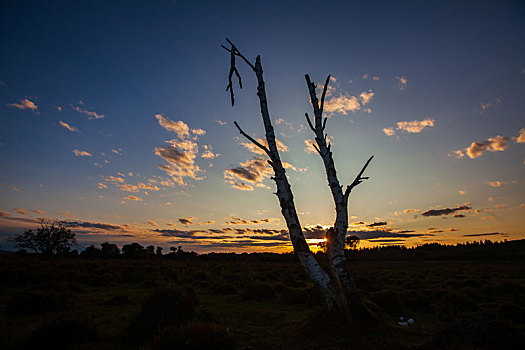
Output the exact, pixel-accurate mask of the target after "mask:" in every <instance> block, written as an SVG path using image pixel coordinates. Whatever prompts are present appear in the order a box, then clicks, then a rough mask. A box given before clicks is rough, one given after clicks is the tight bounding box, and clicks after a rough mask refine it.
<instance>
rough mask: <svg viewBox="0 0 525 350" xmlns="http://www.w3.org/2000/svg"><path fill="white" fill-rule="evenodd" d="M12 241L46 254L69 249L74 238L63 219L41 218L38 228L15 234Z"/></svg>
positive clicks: (17, 244)
mask: <svg viewBox="0 0 525 350" xmlns="http://www.w3.org/2000/svg"><path fill="white" fill-rule="evenodd" d="M14 241H15V242H16V246H17V247H19V248H28V249H32V250H33V251H34V252H35V253H37V254H41V255H46V256H48V255H52V254H56V253H59V252H67V251H69V249H70V247H71V246H72V245H73V244H75V243H76V238H75V234H74V233H73V232H71V229H70V228H69V227H68V226H67V224H66V223H65V222H64V221H59V220H55V219H44V218H42V219H41V220H40V227H39V228H37V229H35V230H27V231H25V232H24V233H20V234H17V235H15V236H14Z"/></svg>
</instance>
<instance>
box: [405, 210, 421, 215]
mask: <svg viewBox="0 0 525 350" xmlns="http://www.w3.org/2000/svg"><path fill="white" fill-rule="evenodd" d="M419 211H420V209H405V210H404V213H405V214H406V215H408V214H412V213H417V212H419Z"/></svg>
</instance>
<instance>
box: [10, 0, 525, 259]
mask: <svg viewBox="0 0 525 350" xmlns="http://www.w3.org/2000/svg"><path fill="white" fill-rule="evenodd" d="M0 31H1V32H0V47H1V51H2V55H1V56H0V121H1V125H2V127H1V128H0V164H1V168H0V244H1V247H0V249H13V248H14V242H12V241H11V240H10V239H9V237H12V236H13V235H14V234H17V233H20V232H23V231H24V230H26V229H30V228H34V227H36V226H38V222H39V220H40V218H48V219H56V220H66V221H67V222H68V224H69V226H70V227H71V229H72V230H73V232H75V233H76V234H77V240H78V248H79V249H81V248H82V247H85V246H88V245H90V244H95V245H98V244H100V243H102V242H105V241H109V242H112V243H117V244H118V245H119V246H121V245H122V244H126V243H129V242H139V243H140V244H142V245H150V244H153V245H155V246H161V247H164V248H165V249H166V250H167V249H168V248H169V247H171V246H182V247H183V249H184V250H193V251H197V252H201V253H206V252H211V251H216V252H226V251H227V252H232V251H233V252H260V251H264V252H286V251H290V250H291V249H292V248H291V244H290V243H289V236H288V233H287V231H286V224H285V222H284V219H283V217H282V216H281V213H280V208H279V203H278V200H277V197H276V196H275V195H274V194H273V193H274V192H275V191H276V189H275V183H273V181H272V180H271V179H270V176H271V175H272V172H271V168H270V167H269V166H268V164H267V163H266V158H265V156H264V155H263V154H261V153H260V152H258V151H259V150H258V149H256V148H254V147H253V146H252V145H251V144H250V142H248V141H247V140H246V139H244V138H243V137H242V136H241V135H240V134H239V132H238V131H237V129H236V128H235V126H234V124H233V122H234V121H238V123H239V125H241V127H242V128H243V129H244V130H245V131H246V132H247V133H248V134H250V135H251V136H253V137H254V138H262V137H264V129H263V124H262V119H261V116H260V114H259V106H258V100H257V96H256V79H255V77H254V74H253V72H252V71H250V69H249V68H248V67H247V65H246V64H244V63H243V62H242V61H239V62H238V63H237V67H238V69H239V72H240V75H241V77H242V80H243V89H242V90H240V89H239V87H238V86H237V85H235V97H236V103H235V106H234V107H232V106H231V102H230V96H229V93H228V92H227V91H226V85H227V83H228V71H229V64H230V57H229V54H228V52H226V51H225V50H223V49H222V48H221V44H225V45H226V40H225V39H226V38H229V39H230V40H232V42H234V44H235V45H236V46H237V47H238V49H239V50H240V51H241V52H242V53H243V54H244V55H245V56H246V57H247V58H248V59H249V60H251V61H252V62H254V60H255V57H256V56H257V55H261V59H262V65H263V69H264V78H265V81H266V89H267V95H268V101H269V108H270V114H271V118H272V121H273V124H274V127H275V129H276V135H277V139H278V141H279V148H280V151H281V158H282V159H283V161H285V162H286V167H287V169H286V171H287V175H288V177H289V180H290V183H291V185H292V190H293V193H294V196H295V201H296V208H297V210H298V213H299V218H300V221H301V224H302V226H303V229H304V233H305V236H306V237H307V240H308V242H309V243H310V244H311V245H312V249H314V250H315V249H316V248H315V247H316V244H317V243H318V242H319V241H321V240H322V239H323V237H324V231H325V230H326V229H327V228H328V227H330V226H331V225H332V223H333V221H334V219H335V211H334V204H333V200H332V197H331V194H330V192H329V188H328V184H327V181H326V175H325V172H324V168H323V164H322V161H321V158H320V157H319V155H318V154H316V153H315V150H312V147H311V145H310V143H311V140H312V139H313V134H312V132H311V131H310V130H309V129H308V128H307V124H306V121H305V117H304V113H305V112H308V113H310V115H311V114H312V107H311V105H310V102H309V95H308V90H307V86H306V82H305V78H304V75H305V74H309V75H310V77H311V78H312V80H314V81H315V82H317V83H318V85H321V84H322V83H323V82H324V81H325V79H326V77H327V76H328V75H331V76H332V78H331V80H330V84H329V89H328V93H327V97H326V106H325V115H326V116H327V117H328V122H327V127H326V131H327V134H328V137H329V139H330V142H331V143H332V150H333V152H334V159H335V165H336V169H337V172H338V176H339V180H340V182H341V183H342V184H345V185H346V184H349V183H351V182H352V181H353V179H354V178H355V176H356V175H357V173H358V172H359V170H360V169H361V167H362V166H363V164H364V163H365V161H366V160H367V159H368V158H369V157H370V156H372V155H374V159H373V161H372V163H371V164H370V166H369V167H368V168H367V170H366V174H365V175H366V176H369V177H370V179H369V180H368V181H365V182H364V183H363V184H361V185H359V186H358V187H356V188H355V189H354V190H353V192H352V194H351V196H350V204H349V215H350V225H349V234H355V235H357V236H359V237H360V239H361V243H360V246H361V247H372V246H378V245H389V244H404V245H406V246H415V245H419V244H424V243H431V242H439V243H444V244H455V243H458V242H471V241H478V240H484V239H491V240H504V239H509V240H511V239H523V238H525V229H524V228H525V176H524V174H525V99H524V98H523V96H525V45H524V38H525V3H524V2H523V1H396V2H392V1H366V2H364V1H332V0H328V1H324V2H319V1H308V0H306V1H305V0H303V1H228V0H224V1H187V0H177V1H169V0H156V1H118V0H115V1H85V2H80V1H73V2H71V1H48V2H41V1H2V3H1V5H0ZM234 83H235V84H237V82H236V81H235V80H234Z"/></svg>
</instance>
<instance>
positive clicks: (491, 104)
mask: <svg viewBox="0 0 525 350" xmlns="http://www.w3.org/2000/svg"><path fill="white" fill-rule="evenodd" d="M500 103H501V99H499V98H496V100H495V101H493V102H492V101H491V102H482V103H480V104H479V105H480V108H481V110H480V111H479V113H480V114H482V113H484V112H485V111H486V110H487V109H489V108H491V107H494V106H497V105H499V104H500Z"/></svg>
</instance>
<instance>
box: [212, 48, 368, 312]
mask: <svg viewBox="0 0 525 350" xmlns="http://www.w3.org/2000/svg"><path fill="white" fill-rule="evenodd" d="M226 40H227V41H228V43H229V44H230V45H231V48H227V47H225V46H222V47H223V48H224V49H225V50H227V51H228V52H230V54H231V60H230V74H229V77H228V80H229V83H228V87H227V88H226V89H227V90H230V94H231V101H232V106H233V105H234V95H233V83H232V80H231V79H232V77H233V74H234V73H235V75H236V76H237V77H238V79H239V86H240V88H242V84H241V79H240V76H239V73H238V71H237V68H236V67H235V57H236V56H237V57H240V58H241V59H243V60H244V61H245V62H246V63H247V64H248V66H250V68H251V69H252V70H253V71H254V72H255V75H256V77H257V96H258V98H259V105H260V111H261V116H262V119H263V123H264V129H265V132H266V134H265V136H266V142H267V143H268V147H266V146H264V145H262V144H260V143H259V142H258V141H256V140H255V139H253V138H252V137H251V136H249V135H248V134H246V133H245V132H244V131H243V130H242V129H241V128H240V126H239V125H238V124H237V122H235V126H236V127H237V128H238V129H239V132H240V133H241V134H242V135H243V136H245V137H246V138H247V139H249V140H250V141H251V142H252V143H254V144H255V145H256V146H257V147H259V148H261V149H262V150H263V151H264V152H265V153H266V154H267V155H268V156H269V157H270V160H268V163H269V164H270V165H271V166H272V168H273V171H274V175H275V176H274V177H272V179H273V180H274V181H275V183H276V185H277V192H276V195H277V197H278V198H279V204H280V206H281V213H282V215H283V217H284V219H285V221H286V225H287V227H288V231H289V233H290V239H291V242H292V245H293V248H294V252H295V254H296V255H297V257H298V259H299V262H300V264H301V265H302V266H303V268H304V270H305V272H306V274H307V275H308V277H309V278H310V279H311V280H312V281H313V282H314V283H315V284H316V285H317V286H318V287H319V288H320V290H321V293H322V295H323V297H324V299H325V303H326V305H327V307H328V309H330V310H334V311H337V312H340V313H346V314H348V313H355V311H358V313H362V312H363V310H365V311H366V309H365V308H364V306H363V303H362V301H361V297H360V296H359V293H358V292H357V289H356V286H355V283H354V281H353V279H352V277H351V275H350V273H349V272H348V268H347V264H346V258H345V255H344V241H345V237H346V230H347V227H348V213H347V209H348V196H349V194H350V191H351V189H352V187H354V186H356V185H357V184H358V183H360V180H363V179H365V178H362V177H360V176H361V175H362V173H363V171H364V169H365V168H366V166H367V165H368V163H369V162H370V160H371V159H372V158H370V159H369V161H368V162H367V163H366V165H365V166H364V167H363V170H362V171H361V173H360V174H359V176H358V177H357V178H356V180H355V181H354V183H353V184H352V185H350V186H348V187H347V189H346V191H345V193H343V191H342V188H341V186H340V185H339V180H338V179H337V175H336V171H335V166H334V161H333V158H332V154H331V151H330V145H327V143H326V139H325V137H324V135H323V131H324V128H325V124H326V119H325V120H324V122H323V123H322V122H321V121H322V108H323V105H324V97H325V94H326V89H327V86H328V81H329V78H330V77H328V79H327V82H326V84H325V87H324V91H323V96H322V100H321V107H319V103H318V100H317V97H316V95H315V85H314V84H313V83H311V82H310V79H309V77H308V76H306V78H307V82H308V88H309V91H310V96H311V99H312V106H313V107H314V114H315V119H314V121H315V127H314V126H313V125H312V123H311V121H310V119H309V118H308V115H307V116H306V117H307V120H308V123H309V125H310V127H311V128H312V130H313V131H314V133H315V134H316V141H317V145H318V146H317V151H318V152H319V154H320V155H321V157H322V159H323V162H324V164H325V169H326V173H327V179H328V183H329V185H330V189H331V191H332V195H333V197H334V201H335V203H336V221H335V224H334V228H333V229H330V230H329V231H328V232H327V239H328V241H327V252H328V256H329V262H330V269H331V271H330V273H327V272H326V271H324V270H323V269H322V268H321V266H320V265H319V263H318V262H317V260H316V259H315V257H314V256H313V254H312V252H311V250H310V248H309V246H308V243H307V242H306V239H305V238H304V235H303V232H302V228H301V224H300V222H299V217H298V216H297V211H296V209H295V203H294V199H293V193H292V190H291V186H290V184H289V182H288V179H287V177H286V172H285V169H284V167H283V165H282V162H281V159H280V156H279V151H278V149H277V143H276V140H275V133H274V129H273V126H272V123H271V120H270V113H269V111H268V102H267V99H266V89H265V85H264V79H263V69H262V65H261V58H260V56H257V58H256V60H255V65H252V64H251V63H250V62H249V61H248V60H247V59H246V58H245V57H244V56H243V55H242V54H241V53H240V52H239V51H238V50H237V48H236V47H235V46H234V45H233V44H232V43H231V42H230V41H229V40H228V39H226ZM321 124H322V125H321Z"/></svg>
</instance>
